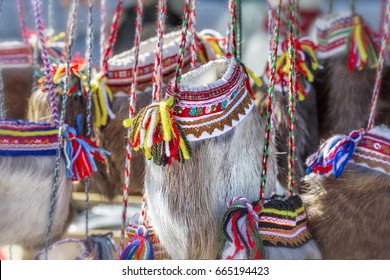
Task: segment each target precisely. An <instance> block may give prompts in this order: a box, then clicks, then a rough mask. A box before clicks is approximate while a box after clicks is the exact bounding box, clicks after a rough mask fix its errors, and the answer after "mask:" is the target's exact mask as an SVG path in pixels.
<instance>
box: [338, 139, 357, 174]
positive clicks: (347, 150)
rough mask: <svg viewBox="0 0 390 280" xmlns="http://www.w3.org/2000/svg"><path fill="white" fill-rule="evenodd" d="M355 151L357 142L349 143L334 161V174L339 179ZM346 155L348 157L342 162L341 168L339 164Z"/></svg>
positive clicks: (339, 151)
mask: <svg viewBox="0 0 390 280" xmlns="http://www.w3.org/2000/svg"><path fill="white" fill-rule="evenodd" d="M354 151H355V142H353V141H352V140H351V141H348V142H347V143H345V145H344V146H342V147H341V149H340V150H338V151H337V153H336V155H335V158H334V159H333V174H334V176H335V177H336V178H338V177H339V176H340V175H341V173H343V171H344V168H345V166H346V165H347V163H348V161H349V159H350V158H351V157H352V155H353V152H354ZM345 155H346V157H345V158H344V159H343V161H342V162H341V164H340V166H339V167H337V162H338V161H339V160H340V159H341V158H342V157H344V156H345Z"/></svg>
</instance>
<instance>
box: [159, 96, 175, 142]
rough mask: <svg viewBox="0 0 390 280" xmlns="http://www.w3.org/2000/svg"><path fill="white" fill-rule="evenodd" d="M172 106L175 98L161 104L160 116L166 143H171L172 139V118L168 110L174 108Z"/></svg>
mask: <svg viewBox="0 0 390 280" xmlns="http://www.w3.org/2000/svg"><path fill="white" fill-rule="evenodd" d="M172 104H173V97H170V98H168V99H167V101H161V102H160V116H161V123H162V129H163V133H164V141H170V140H171V137H172V135H171V131H172V124H171V116H170V114H169V110H168V107H170V106H172Z"/></svg>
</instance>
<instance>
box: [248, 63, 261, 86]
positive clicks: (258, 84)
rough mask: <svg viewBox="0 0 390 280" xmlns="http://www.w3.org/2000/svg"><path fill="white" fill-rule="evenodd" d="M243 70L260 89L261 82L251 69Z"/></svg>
mask: <svg viewBox="0 0 390 280" xmlns="http://www.w3.org/2000/svg"><path fill="white" fill-rule="evenodd" d="M245 70H246V72H247V73H248V75H249V76H250V77H251V78H252V79H253V81H254V82H255V84H256V85H257V86H258V87H261V86H262V85H263V81H262V80H261V79H260V78H259V77H257V76H256V74H255V73H254V72H253V71H252V70H251V69H249V68H248V67H246V66H245Z"/></svg>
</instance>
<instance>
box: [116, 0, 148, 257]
mask: <svg viewBox="0 0 390 280" xmlns="http://www.w3.org/2000/svg"><path fill="white" fill-rule="evenodd" d="M142 19H143V0H138V5H137V18H136V22H135V38H134V68H133V71H134V72H133V77H132V82H131V88H130V97H129V119H131V118H133V116H134V114H135V103H136V101H137V95H136V89H137V76H138V60H139V52H140V44H141V33H142ZM130 135H131V127H129V128H128V130H127V144H126V162H125V183H124V185H123V201H122V224H121V236H120V248H121V249H122V251H123V250H124V248H125V233H126V225H127V203H128V195H129V186H130V167H131V159H132V153H131V146H130Z"/></svg>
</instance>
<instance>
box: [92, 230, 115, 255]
mask: <svg viewBox="0 0 390 280" xmlns="http://www.w3.org/2000/svg"><path fill="white" fill-rule="evenodd" d="M88 241H89V242H90V243H91V245H92V246H91V247H92V250H93V251H94V259H95V260H114V259H115V258H114V254H113V253H114V252H116V248H115V245H114V241H113V240H112V232H109V233H107V234H93V235H90V236H89V237H88Z"/></svg>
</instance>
